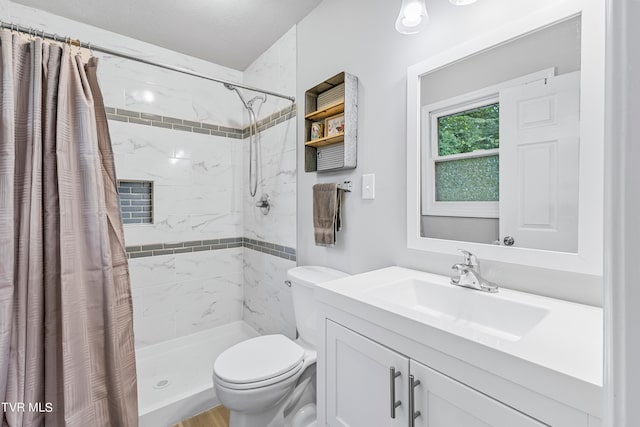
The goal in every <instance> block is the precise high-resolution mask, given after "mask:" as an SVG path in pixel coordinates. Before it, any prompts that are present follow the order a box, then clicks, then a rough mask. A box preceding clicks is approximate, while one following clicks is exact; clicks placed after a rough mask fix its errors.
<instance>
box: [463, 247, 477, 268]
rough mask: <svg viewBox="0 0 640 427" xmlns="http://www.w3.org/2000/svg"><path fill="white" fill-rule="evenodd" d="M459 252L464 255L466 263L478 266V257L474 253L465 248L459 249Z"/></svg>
mask: <svg viewBox="0 0 640 427" xmlns="http://www.w3.org/2000/svg"><path fill="white" fill-rule="evenodd" d="M458 252H460V253H461V254H462V255H463V256H464V264H466V265H469V266H471V267H477V266H478V258H476V256H475V255H474V254H472V253H471V252H469V251H465V250H464V249H458Z"/></svg>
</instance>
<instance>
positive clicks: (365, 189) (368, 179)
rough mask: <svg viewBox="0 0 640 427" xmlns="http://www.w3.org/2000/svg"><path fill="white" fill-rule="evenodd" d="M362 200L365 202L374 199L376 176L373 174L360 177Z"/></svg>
mask: <svg viewBox="0 0 640 427" xmlns="http://www.w3.org/2000/svg"><path fill="white" fill-rule="evenodd" d="M362 198H363V199H365V200H373V199H375V198H376V175H375V174H373V173H368V174H365V175H362Z"/></svg>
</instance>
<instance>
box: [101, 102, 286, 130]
mask: <svg viewBox="0 0 640 427" xmlns="http://www.w3.org/2000/svg"><path fill="white" fill-rule="evenodd" d="M105 110H106V112H107V119H108V120H115V121H118V122H125V123H134V124H138V125H145V126H153V127H160V128H164V129H172V130H179V131H183V132H193V133H199V134H203V135H213V136H223V137H226V138H236V139H243V138H247V137H248V136H249V127H248V126H247V127H246V128H244V129H238V128H230V127H226V126H222V125H213V124H210V123H205V122H195V121H192V120H187V119H180V118H178V117H171V116H160V115H158V114H150V113H144V112H142V111H134V110H125V109H123V108H113V107H105ZM296 112H297V106H296V104H292V105H290V106H289V107H286V108H283V109H282V110H279V111H276V112H275V113H273V114H272V115H270V116H269V117H265V118H264V119H262V120H259V121H258V132H262V131H263V130H266V129H269V128H271V127H273V126H275V125H277V124H280V123H282V122H284V121H286V120H289V119H291V118H293V117H295V116H296Z"/></svg>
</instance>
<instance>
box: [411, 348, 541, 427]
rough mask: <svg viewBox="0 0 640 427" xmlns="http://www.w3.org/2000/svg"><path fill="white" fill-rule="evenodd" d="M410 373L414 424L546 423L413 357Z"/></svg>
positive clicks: (510, 426) (483, 426) (533, 426)
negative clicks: (414, 416) (414, 415)
mask: <svg viewBox="0 0 640 427" xmlns="http://www.w3.org/2000/svg"><path fill="white" fill-rule="evenodd" d="M409 372H410V376H411V378H413V381H414V383H413V384H414V389H413V393H414V396H413V406H414V414H416V415H417V414H418V413H419V415H418V416H417V417H416V418H415V420H414V424H413V425H415V426H416V427H451V426H465V427H487V426H493V427H516V426H518V427H519V426H522V427H542V426H546V424H543V423H541V422H539V421H537V420H535V419H533V418H531V417H528V416H527V415H524V414H523V413H521V412H518V411H516V410H514V409H512V408H510V407H509V406H506V405H504V404H502V403H500V402H498V401H497V400H495V399H492V398H490V397H489V396H487V395H485V394H482V393H479V392H477V391H476V390H474V389H472V388H470V387H467V386H466V385H464V384H462V383H460V382H458V381H456V380H454V379H451V378H449V377H448V376H446V375H443V374H441V373H439V372H437V371H434V370H433V369H431V368H429V367H428V366H425V365H423V364H421V363H418V362H415V361H413V360H412V361H411V362H410V367H409ZM410 399H411V396H410ZM405 425H409V424H405Z"/></svg>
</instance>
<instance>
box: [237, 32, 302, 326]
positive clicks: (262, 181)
mask: <svg viewBox="0 0 640 427" xmlns="http://www.w3.org/2000/svg"><path fill="white" fill-rule="evenodd" d="M295 75H296V28H295V27H293V28H292V29H291V30H289V31H288V32H287V33H286V34H285V35H284V36H282V37H281V38H280V40H278V41H277V42H276V43H275V44H274V45H273V46H271V47H270V48H269V49H268V50H267V51H266V52H264V53H263V54H262V55H261V56H260V57H259V58H258V59H256V61H255V62H254V63H253V64H251V65H250V66H249V67H248V68H247V69H246V70H245V73H244V81H245V83H247V84H251V85H254V86H258V87H263V88H265V89H270V90H273V91H277V92H280V93H284V94H293V93H295V88H296V79H295ZM283 102H286V101H283ZM287 104H288V103H286V104H285V105H282V103H281V102H280V103H279V104H277V103H271V102H268V103H266V104H265V105H264V106H262V108H261V109H260V110H259V115H258V117H260V118H263V117H266V116H267V115H268V114H271V113H273V112H274V111H277V110H278V109H279V108H283V107H286V106H288V105H287ZM258 138H259V147H260V149H259V150H258V155H259V157H260V164H261V166H262V168H261V170H260V173H259V176H258V190H257V193H256V198H258V199H259V197H260V196H261V195H262V194H265V193H266V194H268V195H269V200H270V203H271V211H270V212H269V214H268V215H263V214H262V212H261V211H260V209H258V208H256V207H255V200H256V198H253V197H251V196H250V195H249V192H248V188H249V174H248V169H247V168H245V169H244V171H243V183H244V184H243V187H244V190H243V198H244V206H243V224H244V236H245V238H250V239H256V240H264V241H267V242H274V243H276V244H280V245H283V246H289V247H293V248H295V246H296V120H286V121H283V122H281V123H279V124H277V125H275V126H273V127H270V128H268V129H265V130H264V131H262V132H260V133H259V135H258ZM248 162H249V138H246V139H245V140H244V141H243V163H244V164H245V165H246V164H248ZM244 254H245V256H244V283H245V289H244V291H245V292H244V314H243V316H244V319H245V321H247V322H248V323H249V324H250V325H251V326H253V327H254V328H255V329H256V330H258V331H260V332H262V333H283V334H285V335H287V336H289V337H292V338H293V337H295V318H294V314H293V302H292V300H291V293H290V290H291V289H290V288H288V287H286V286H285V285H284V281H285V280H286V273H287V270H288V269H289V268H292V267H295V262H293V261H286V260H283V259H277V258H275V257H271V256H268V255H265V254H264V253H260V252H256V251H254V250H252V249H250V248H245V251H244Z"/></svg>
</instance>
